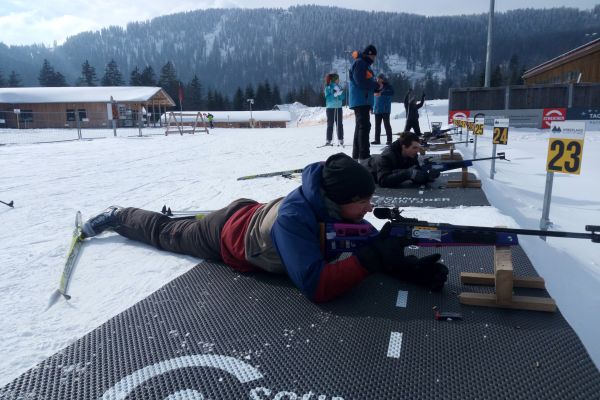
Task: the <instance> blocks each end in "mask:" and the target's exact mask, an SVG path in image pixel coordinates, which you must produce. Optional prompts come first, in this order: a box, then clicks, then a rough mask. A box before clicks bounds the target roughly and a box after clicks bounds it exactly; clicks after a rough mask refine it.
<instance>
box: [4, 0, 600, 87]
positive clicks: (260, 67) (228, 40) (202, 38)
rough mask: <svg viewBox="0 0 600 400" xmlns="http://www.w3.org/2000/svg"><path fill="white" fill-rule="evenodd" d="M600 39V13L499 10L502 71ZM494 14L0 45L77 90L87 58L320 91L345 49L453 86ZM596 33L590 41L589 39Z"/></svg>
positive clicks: (318, 13) (236, 16) (157, 24)
mask: <svg viewBox="0 0 600 400" xmlns="http://www.w3.org/2000/svg"><path fill="white" fill-rule="evenodd" d="M595 32H598V34H600V6H596V7H595V8H594V9H592V10H579V9H576V8H553V9H545V10H534V9H521V10H514V11H509V12H503V13H496V16H495V31H494V65H496V64H500V63H503V64H507V63H508V62H509V59H510V58H511V57H512V56H513V55H516V56H517V57H518V59H519V61H520V62H521V63H522V64H523V65H526V66H527V67H532V66H534V65H537V64H539V63H541V62H543V61H545V60H547V59H550V58H552V57H555V56H557V55H559V54H562V53H564V52H566V51H568V50H570V49H572V48H575V47H577V46H579V45H581V44H584V43H586V42H588V41H590V40H591V39H594V38H596V37H598V36H593V37H591V36H590V35H592V34H594V33H595ZM486 35H487V15H486V14H478V15H468V16H467V15H461V16H449V17H425V16H419V15H414V14H407V13H391V12H366V11H357V10H349V9H342V8H336V7H323V6H294V7H290V8H289V9H208V10H197V11H191V12H184V13H178V14H173V15H167V16H161V17H157V18H154V19H152V20H150V21H146V22H134V23H130V24H128V25H127V27H126V29H123V28H120V27H109V28H106V29H102V30H100V31H97V32H84V33H80V34H78V35H75V36H73V37H70V38H69V39H67V41H66V42H65V43H64V44H63V45H61V46H57V47H56V48H46V47H44V46H39V45H31V46H10V47H9V46H6V45H4V44H1V43H0V71H1V72H2V74H3V75H4V77H6V76H7V75H8V74H9V73H10V71H12V70H15V71H17V72H18V73H19V74H20V75H21V77H22V80H23V82H22V83H23V85H25V86H37V85H38V79H37V78H38V75H39V72H40V68H41V66H42V62H43V60H44V59H48V60H49V61H50V63H51V64H52V66H54V68H55V69H56V70H57V71H59V72H61V73H62V74H63V75H64V76H65V78H66V80H67V83H68V84H70V85H74V84H75V81H76V79H77V78H78V77H79V76H80V74H81V65H82V63H83V62H84V61H85V60H86V59H87V60H88V61H89V63H90V64H91V65H92V66H93V67H95V68H96V72H97V75H98V77H100V76H102V74H103V73H104V68H105V66H106V64H107V63H108V62H109V61H110V60H111V59H114V60H115V61H116V63H117V65H118V66H119V68H120V70H121V72H122V74H123V77H124V78H125V80H126V81H127V82H128V81H129V76H130V73H131V71H132V70H133V69H134V68H135V67H136V66H137V67H139V68H140V69H143V68H144V67H145V66H146V65H150V66H152V68H153V69H154V71H155V72H156V73H157V74H158V72H159V71H160V68H161V67H162V66H163V65H164V64H165V63H166V62H167V61H169V60H170V61H171V62H172V63H173V64H174V66H175V69H176V72H177V76H178V78H179V79H181V80H182V81H184V82H188V81H189V80H191V79H192V77H193V76H194V74H197V76H198V77H199V79H200V81H201V83H202V85H203V86H204V87H206V88H214V89H216V90H219V91H221V92H224V93H228V94H232V93H233V92H234V90H235V89H236V88H237V87H238V86H241V87H244V86H246V85H248V84H254V85H255V84H256V83H257V82H262V81H264V80H266V79H268V80H269V81H270V82H272V83H275V84H277V85H279V87H280V89H281V91H282V93H285V92H287V91H288V90H290V89H292V88H297V87H299V86H301V85H311V86H314V87H317V86H319V85H321V84H322V78H323V76H324V74H325V73H327V72H330V71H332V70H337V71H338V72H339V73H340V75H344V74H345V70H346V68H347V66H348V65H349V63H350V62H351V58H350V55H349V54H348V52H347V51H346V50H348V49H350V50H354V49H362V48H363V47H365V46H366V45H367V44H369V43H373V44H374V45H375V46H376V47H377V48H378V51H379V55H380V57H378V59H377V62H376V64H375V66H374V69H375V70H376V71H377V72H386V73H390V72H395V73H398V72H404V73H406V74H407V75H409V76H413V77H415V78H418V77H421V76H424V75H425V74H426V73H427V72H430V73H431V74H433V76H435V77H437V78H439V79H444V78H446V77H451V78H452V79H453V80H454V81H459V80H461V79H465V78H466V77H467V76H469V75H472V74H474V73H477V71H480V70H481V69H482V67H483V63H484V60H485V45H486V37H487V36H486ZM586 35H587V36H586Z"/></svg>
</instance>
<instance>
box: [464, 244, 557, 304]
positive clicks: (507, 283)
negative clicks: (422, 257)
mask: <svg viewBox="0 0 600 400" xmlns="http://www.w3.org/2000/svg"><path fill="white" fill-rule="evenodd" d="M511 256H512V252H511V248H510V246H496V247H495V249H494V273H493V274H481V273H472V272H461V273H460V281H461V283H463V284H468V285H488V286H492V285H494V286H495V287H496V293H494V294H486V293H474V292H462V293H461V294H459V295H458V298H459V300H460V302H461V304H467V305H471V306H483V307H496V308H511V309H516V310H531V311H547V312H555V311H556V303H555V301H554V299H552V298H551V297H532V296H513V288H515V287H524V288H535V289H545V288H546V286H545V282H544V278H541V277H533V276H532V277H523V278H515V277H514V276H513V265H512V257H511Z"/></svg>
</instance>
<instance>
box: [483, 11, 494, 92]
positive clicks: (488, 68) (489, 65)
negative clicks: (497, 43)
mask: <svg viewBox="0 0 600 400" xmlns="http://www.w3.org/2000/svg"><path fill="white" fill-rule="evenodd" d="M493 31H494V0H490V13H489V15H488V36H487V52H486V55H485V84H484V86H485V87H490V76H491V69H492V37H493Z"/></svg>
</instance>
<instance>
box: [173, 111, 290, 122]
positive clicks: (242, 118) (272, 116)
mask: <svg viewBox="0 0 600 400" xmlns="http://www.w3.org/2000/svg"><path fill="white" fill-rule="evenodd" d="M198 112H201V113H202V114H203V115H204V116H205V118H206V115H208V114H209V113H210V114H212V115H213V117H214V118H213V122H248V121H250V111H184V112H183V113H180V112H179V111H173V114H174V115H175V117H176V118H177V120H178V121H179V120H180V118H181V115H182V114H183V121H186V122H193V121H194V120H195V119H196V115H197V114H198ZM167 118H168V115H167ZM252 119H254V121H261V122H290V121H291V120H292V117H291V114H290V112H289V111H274V110H271V111H252Z"/></svg>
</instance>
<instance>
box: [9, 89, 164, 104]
mask: <svg viewBox="0 0 600 400" xmlns="http://www.w3.org/2000/svg"><path fill="white" fill-rule="evenodd" d="M111 96H112V98H113V99H114V100H115V101H117V102H119V103H145V102H149V101H151V100H154V101H155V102H157V104H158V103H161V104H163V105H170V106H174V105H175V102H174V101H173V99H172V98H171V97H170V96H169V95H168V94H167V92H165V91H164V90H163V89H162V88H160V87H152V86H76V87H24V88H0V103H8V104H36V103H107V102H109V101H110V98H111Z"/></svg>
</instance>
